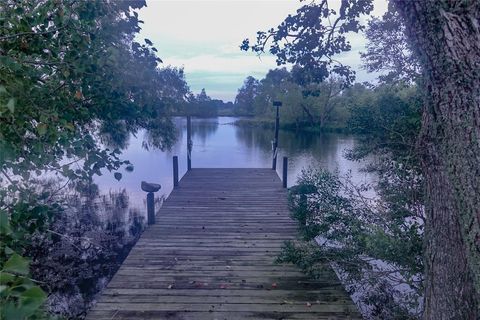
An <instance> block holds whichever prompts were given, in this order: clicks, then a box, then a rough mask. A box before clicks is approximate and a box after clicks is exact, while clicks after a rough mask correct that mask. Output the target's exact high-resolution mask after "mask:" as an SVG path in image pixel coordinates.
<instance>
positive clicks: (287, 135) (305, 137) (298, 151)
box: [236, 127, 343, 161]
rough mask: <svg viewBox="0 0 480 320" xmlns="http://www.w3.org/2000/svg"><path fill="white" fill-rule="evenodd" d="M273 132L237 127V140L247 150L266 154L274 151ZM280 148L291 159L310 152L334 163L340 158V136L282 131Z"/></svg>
mask: <svg viewBox="0 0 480 320" xmlns="http://www.w3.org/2000/svg"><path fill="white" fill-rule="evenodd" d="M273 135H274V133H273V130H271V129H262V128H254V127H237V130H236V138H237V140H238V141H239V142H241V143H243V144H244V145H245V146H246V147H247V148H259V149H261V150H263V151H265V152H270V151H271V150H272V139H273ZM279 146H280V149H281V150H282V151H283V153H284V154H286V155H288V156H290V157H296V156H300V155H302V154H305V153H306V152H308V153H309V154H311V155H312V157H313V158H315V159H318V160H319V161H334V160H335V159H336V158H337V157H338V151H339V150H338V148H339V147H342V146H343V144H341V143H340V144H339V136H338V134H328V133H322V134H318V133H308V132H295V131H284V130H281V131H280V133H279Z"/></svg>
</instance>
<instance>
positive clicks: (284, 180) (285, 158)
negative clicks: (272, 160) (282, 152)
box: [282, 157, 288, 188]
mask: <svg viewBox="0 0 480 320" xmlns="http://www.w3.org/2000/svg"><path fill="white" fill-rule="evenodd" d="M287 173H288V158H287V157H283V179H282V180H283V181H282V182H283V187H284V188H286V187H287Z"/></svg>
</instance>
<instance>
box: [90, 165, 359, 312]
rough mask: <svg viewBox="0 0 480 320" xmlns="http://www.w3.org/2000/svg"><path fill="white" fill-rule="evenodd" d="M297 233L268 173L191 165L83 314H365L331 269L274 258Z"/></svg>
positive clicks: (283, 196) (284, 196)
mask: <svg viewBox="0 0 480 320" xmlns="http://www.w3.org/2000/svg"><path fill="white" fill-rule="evenodd" d="M296 232H297V231H296V226H295V222H294V221H293V220H291V218H290V216H289V210H288V205H287V191H286V189H284V188H282V183H281V181H280V179H279V177H278V176H277V174H276V172H275V171H274V170H271V169H192V170H191V171H188V172H187V173H186V175H185V176H184V177H183V178H182V179H181V181H180V186H179V187H178V188H176V189H174V190H173V192H172V193H171V195H170V196H169V198H168V199H167V200H166V201H165V202H164V204H163V206H162V208H161V209H160V210H159V213H158V215H157V218H156V224H155V225H151V226H149V227H148V228H147V229H146V231H145V232H144V233H143V234H142V236H141V238H140V239H139V241H138V242H137V244H136V245H135V246H134V248H133V249H132V250H131V252H130V254H129V256H128V257H127V259H126V260H125V261H124V263H123V265H122V266H121V267H120V269H119V271H118V272H117V274H116V275H115V276H114V277H113V279H112V280H111V282H110V283H109V284H108V286H107V288H106V289H105V290H104V292H103V293H102V294H101V296H100V298H99V301H98V303H97V304H96V305H95V307H94V308H93V310H92V311H90V313H89V314H88V316H87V319H89V320H94V319H95V320H98V319H109V320H110V319H175V320H177V319H191V320H205V319H209V320H213V319H218V320H224V319H225V320H236V319H276V320H280V319H330V320H333V319H361V317H360V314H359V313H358V311H357V309H356V307H355V305H354V304H353V302H352V301H351V299H350V297H349V296H348V294H347V293H346V292H345V291H344V289H343V287H342V285H341V284H340V282H339V280H338V278H337V276H336V275H335V273H334V271H333V270H331V269H330V268H326V271H325V272H324V276H323V277H322V278H321V279H319V280H316V281H313V280H311V279H310V278H308V277H307V276H305V275H304V274H303V273H301V272H300V271H299V270H298V268H297V267H295V266H294V265H291V264H277V263H275V259H276V257H277V256H278V254H279V252H280V250H281V247H282V244H283V243H284V241H285V240H289V239H294V238H295V235H296Z"/></svg>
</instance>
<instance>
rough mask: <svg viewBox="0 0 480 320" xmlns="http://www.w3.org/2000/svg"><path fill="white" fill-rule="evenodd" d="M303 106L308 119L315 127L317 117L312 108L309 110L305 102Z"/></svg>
mask: <svg viewBox="0 0 480 320" xmlns="http://www.w3.org/2000/svg"><path fill="white" fill-rule="evenodd" d="M301 107H302V109H303V111H305V113H306V114H307V116H308V120H309V121H310V124H311V125H312V127H315V117H314V116H313V115H312V113H311V112H310V110H308V108H307V107H305V105H304V104H303V103H302V104H301Z"/></svg>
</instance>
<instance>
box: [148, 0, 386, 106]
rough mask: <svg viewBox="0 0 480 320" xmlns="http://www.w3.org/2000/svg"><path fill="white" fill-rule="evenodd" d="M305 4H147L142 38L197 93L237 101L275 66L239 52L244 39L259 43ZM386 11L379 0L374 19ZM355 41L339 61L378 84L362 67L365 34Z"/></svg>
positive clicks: (259, 0)
mask: <svg viewBox="0 0 480 320" xmlns="http://www.w3.org/2000/svg"><path fill="white" fill-rule="evenodd" d="M335 1H338V0H333V1H332V2H335ZM301 5H302V3H301V2H300V1H298V0H255V1H254V0H221V1H220V0H217V1H211V0H209V1H205V0H189V1H187V0H175V1H173V0H147V7H146V8H143V9H141V10H140V11H139V19H140V20H143V21H144V24H142V25H141V26H142V31H141V32H140V38H142V39H143V38H148V39H150V40H151V41H152V42H153V44H154V46H155V47H156V48H157V49H158V56H159V57H160V58H161V59H162V60H163V62H164V65H165V66H166V65H172V66H176V67H184V69H185V74H186V79H187V82H188V84H189V86H190V88H191V90H192V91H193V92H194V93H198V92H199V91H200V90H201V89H202V88H205V90H206V92H207V94H208V95H209V96H211V97H212V98H216V99H222V100H224V101H233V100H234V99H235V95H236V93H237V90H238V88H240V87H241V86H242V83H243V80H244V79H245V78H246V77H247V76H249V75H252V76H254V77H255V78H257V79H261V78H263V77H264V76H265V74H266V73H267V71H268V70H269V69H273V68H275V67H276V63H275V59H274V57H272V56H269V55H262V56H261V57H260V58H259V57H257V55H256V54H254V53H251V52H248V53H247V52H244V51H240V49H239V46H240V44H241V42H242V41H243V39H245V38H250V39H251V40H254V39H255V36H256V32H257V31H259V30H262V31H266V30H267V29H269V28H271V27H275V26H277V25H278V24H279V23H281V22H282V21H283V19H284V18H285V17H286V16H287V15H288V14H289V13H292V14H293V13H295V11H296V9H298V8H299V7H300V6H301ZM386 7H387V0H375V11H374V15H377V16H378V15H381V14H382V13H383V12H385V10H386ZM350 42H351V44H352V51H351V52H348V53H346V54H343V55H342V56H340V57H339V60H340V61H342V63H345V64H349V65H350V66H352V67H354V69H355V70H356V71H357V81H359V82H363V81H370V80H373V79H374V78H375V77H376V75H372V74H367V73H366V72H365V71H364V70H361V69H360V68H359V66H360V63H361V60H360V55H359V52H361V51H365V49H364V48H365V39H364V37H363V35H361V34H358V35H357V34H356V35H352V36H351V38H350Z"/></svg>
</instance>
